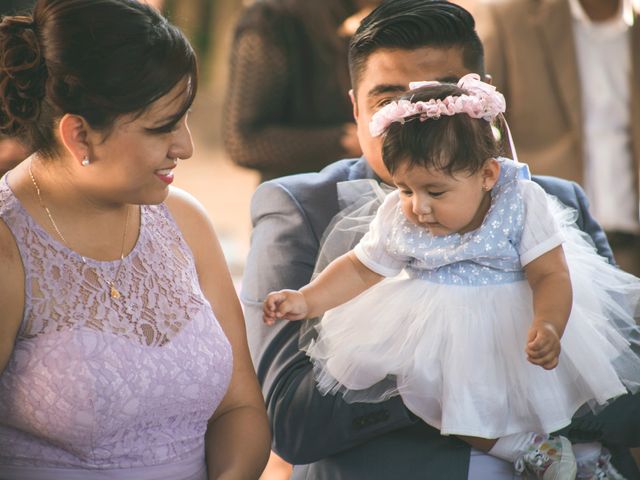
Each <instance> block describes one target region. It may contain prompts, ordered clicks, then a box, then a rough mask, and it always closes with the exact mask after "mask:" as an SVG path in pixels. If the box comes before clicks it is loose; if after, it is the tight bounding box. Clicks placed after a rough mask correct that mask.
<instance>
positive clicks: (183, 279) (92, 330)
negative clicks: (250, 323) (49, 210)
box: [0, 177, 232, 480]
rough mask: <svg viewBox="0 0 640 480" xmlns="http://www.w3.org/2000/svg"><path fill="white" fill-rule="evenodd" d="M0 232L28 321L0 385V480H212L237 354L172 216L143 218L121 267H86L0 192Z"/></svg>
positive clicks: (148, 212) (145, 212) (146, 209)
mask: <svg viewBox="0 0 640 480" xmlns="http://www.w3.org/2000/svg"><path fill="white" fill-rule="evenodd" d="M0 218H2V220H3V221H4V222H5V223H6V224H7V225H8V226H9V228H10V229H11V231H12V233H13V235H14V237H15V239H16V242H17V245H18V248H19V250H20V255H21V257H22V262H23V265H24V271H25V294H26V298H25V310H24V315H23V319H22V323H21V325H20V329H19V332H18V335H17V339H16V342H15V346H14V350H13V353H12V355H11V357H10V359H9V362H8V365H7V366H6V369H5V371H4V372H2V373H1V374H0V478H2V479H3V480H17V479H19V480H92V479H98V478H99V479H114V480H116V479H117V480H152V479H153V480H161V479H162V480H165V479H166V480H205V479H206V478H207V473H206V464H205V454H204V435H205V431H206V428H207V421H208V419H209V418H210V417H211V415H212V414H213V412H214V411H215V409H216V407H217V406H218V404H219V403H220V401H221V400H222V398H223V396H224V395H225V392H226V390H227V387H228V384H229V381H230V378H231V368H232V354H231V346H230V344H229V342H228V340H227V338H226V336H225V334H224V332H223V331H222V328H221V327H220V325H219V324H218V321H217V320H216V318H215V316H214V314H213V311H212V309H211V306H210V305H209V302H208V301H207V300H206V298H205V297H204V295H203V293H202V291H201V289H200V286H199V283H198V276H197V273H196V270H195V264H194V260H193V256H192V254H191V251H190V249H189V247H188V246H187V244H186V242H185V240H184V238H183V237H182V234H181V233H180V231H179V229H178V227H177V225H176V223H175V222H174V220H173V218H172V216H171V214H170V213H169V211H168V209H167V207H166V206H165V205H157V206H142V207H141V225H140V233H139V237H138V240H137V243H136V245H135V247H134V249H133V250H132V251H131V253H130V254H129V255H128V256H126V257H125V258H124V260H123V264H122V268H121V271H120V274H119V275H118V278H117V284H116V286H117V288H118V290H119V291H120V292H121V293H122V298H119V299H113V298H111V297H110V295H109V290H108V287H107V286H106V284H105V282H104V280H103V279H101V278H99V277H97V275H96V273H95V272H96V271H99V272H102V274H103V276H104V277H106V278H113V275H114V274H115V272H116V270H117V269H118V265H119V261H113V262H100V261H96V260H92V259H89V258H87V259H86V263H87V264H86V265H85V264H84V263H83V262H82V259H81V258H80V256H79V255H78V254H77V253H75V252H73V251H71V250H69V249H68V248H67V247H65V246H64V245H63V244H61V243H60V242H59V241H58V240H57V239H55V238H53V237H52V236H50V235H49V234H48V233H47V232H46V231H45V230H44V229H43V228H42V227H41V226H40V225H38V224H37V223H36V222H35V221H34V220H33V218H32V217H31V216H30V215H29V213H28V212H27V211H26V210H25V209H24V208H23V207H22V205H21V204H20V202H19V200H18V199H17V198H16V197H15V196H14V194H13V193H12V191H11V189H10V188H9V186H8V184H7V181H6V177H5V179H3V180H2V181H1V182H0Z"/></svg>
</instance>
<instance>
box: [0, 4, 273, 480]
mask: <svg viewBox="0 0 640 480" xmlns="http://www.w3.org/2000/svg"><path fill="white" fill-rule="evenodd" d="M78 39H87V41H78ZM0 51H2V52H3V55H0V133H2V134H4V135H8V136H11V137H16V138H18V139H20V141H21V142H22V143H23V144H25V145H28V147H29V149H30V150H32V151H33V152H35V153H33V154H32V155H31V156H30V157H29V158H28V159H26V160H25V161H23V162H22V163H20V164H19V165H18V166H17V167H15V168H14V169H13V170H11V171H10V172H8V173H7V174H6V175H5V176H4V177H3V178H2V180H1V181H0V477H1V478H2V479H3V480H41V479H47V480H69V479H82V480H92V479H97V478H100V479H114V480H115V479H117V480H206V479H209V480H211V479H214V478H220V479H223V478H224V479H243V480H244V479H247V480H250V479H257V478H258V477H259V475H260V473H261V471H262V469H263V467H264V465H265V463H266V461H267V456H268V452H269V439H270V433H269V427H268V422H267V417H266V412H265V408H264V400H263V398H262V396H261V394H260V389H259V386H258V383H257V381H256V375H255V372H254V370H253V367H252V364H251V358H250V356H249V351H248V348H247V341H246V336H245V328H244V323H243V317H242V310H241V307H240V303H239V302H238V299H237V297H236V294H235V290H234V287H233V284H232V281H231V277H230V275H229V272H228V269H227V266H226V263H225V259H224V256H223V253H222V249H221V247H220V245H219V242H218V240H217V236H216V234H215V232H214V230H213V228H212V226H211V223H210V221H209V219H208V218H207V216H206V214H205V213H204V209H203V207H202V206H201V205H200V204H199V203H198V202H197V201H196V200H195V199H194V198H193V197H191V196H190V195H188V194H187V193H186V192H184V191H181V190H179V189H176V188H173V187H171V186H170V184H171V183H172V182H173V180H174V168H175V167H176V166H177V164H178V161H179V160H180V159H187V158H189V157H191V155H192V153H193V144H192V139H191V133H190V131H189V127H188V123H187V112H188V110H189V108H190V106H191V104H192V102H193V100H194V98H195V95H196V91H197V84H198V68H197V64H196V56H195V53H194V51H193V49H192V48H191V46H190V44H189V42H188V41H187V40H186V38H185V37H184V35H183V34H182V32H181V31H180V30H179V29H177V28H176V27H175V26H173V25H171V24H170V23H168V22H167V21H166V19H165V18H163V17H162V16H161V15H160V14H159V13H158V11H157V10H156V9H154V8H152V7H150V6H148V5H145V4H143V3H140V2H138V1H136V0H73V1H71V0H38V2H37V3H36V6H35V8H34V10H33V16H31V15H25V16H5V17H3V19H2V21H1V22H0Z"/></svg>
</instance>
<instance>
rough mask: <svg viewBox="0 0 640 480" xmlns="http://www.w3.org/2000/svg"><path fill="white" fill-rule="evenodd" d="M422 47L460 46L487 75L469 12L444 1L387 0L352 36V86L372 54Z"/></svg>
mask: <svg viewBox="0 0 640 480" xmlns="http://www.w3.org/2000/svg"><path fill="white" fill-rule="evenodd" d="M421 47H434V48H451V47H459V48H461V49H462V55H463V57H462V58H463V62H464V66H465V67H466V68H467V69H469V71H471V72H475V73H479V74H480V75H481V76H482V75H484V50H483V48H482V42H481V41H480V38H479V37H478V34H477V32H476V30H475V21H474V20H473V17H472V16H471V14H470V13H469V12H468V11H466V10H465V9H464V8H462V7H461V6H459V5H456V4H454V3H451V2H447V1H444V0H384V1H383V2H382V3H381V4H380V5H379V6H378V7H377V8H376V9H375V10H373V11H372V12H371V13H370V14H369V15H368V16H367V17H366V18H365V19H364V20H363V21H362V23H361V24H360V27H359V28H358V30H357V31H356V33H355V35H354V36H353V37H352V39H351V43H350V45H349V72H350V74H351V86H352V87H353V88H354V89H355V88H356V86H357V84H358V81H359V80H360V76H361V75H362V72H363V70H364V69H365V68H366V64H367V60H368V59H369V56H370V55H371V54H372V53H374V52H376V51H377V50H380V49H385V48H388V49H394V48H395V49H402V50H414V49H416V48H421Z"/></svg>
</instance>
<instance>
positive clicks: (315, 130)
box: [223, 0, 379, 180]
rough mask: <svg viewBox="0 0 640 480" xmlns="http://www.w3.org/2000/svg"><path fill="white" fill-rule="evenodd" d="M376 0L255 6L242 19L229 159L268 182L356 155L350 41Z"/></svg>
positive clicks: (232, 84) (262, 1)
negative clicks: (350, 72) (348, 66)
mask: <svg viewBox="0 0 640 480" xmlns="http://www.w3.org/2000/svg"><path fill="white" fill-rule="evenodd" d="M377 3H379V1H378V0H322V1H318V0H258V1H256V2H255V3H253V4H252V5H250V6H249V7H248V8H247V9H246V10H245V11H244V12H243V14H242V16H241V17H240V19H239V21H238V23H237V26H236V29H235V34H234V39H233V45H232V49H231V53H230V63H231V64H230V76H229V83H228V91H227V94H226V99H225V101H226V103H225V107H224V118H223V136H224V141H225V146H226V149H227V152H228V154H229V156H230V157H231V159H232V160H233V161H234V162H235V163H237V164H238V165H241V166H244V167H247V168H251V169H255V170H257V171H259V172H260V175H261V179H262V180H266V179H270V178H274V177H278V176H282V175H287V174H290V173H297V172H313V171H318V170H320V169H321V168H322V167H324V166H326V165H327V164H329V163H331V162H333V161H335V160H336V159H338V158H345V157H357V156H359V155H360V154H361V150H360V146H359V144H358V139H357V136H356V127H355V124H354V123H353V115H352V108H351V103H350V102H349V97H348V95H347V92H348V90H349V72H348V68H347V46H348V42H349V38H350V37H351V35H352V34H353V32H354V31H355V28H357V26H358V23H359V21H358V20H359V18H360V17H361V16H363V14H364V13H366V12H368V11H369V10H370V9H371V8H372V6H373V5H375V4H377Z"/></svg>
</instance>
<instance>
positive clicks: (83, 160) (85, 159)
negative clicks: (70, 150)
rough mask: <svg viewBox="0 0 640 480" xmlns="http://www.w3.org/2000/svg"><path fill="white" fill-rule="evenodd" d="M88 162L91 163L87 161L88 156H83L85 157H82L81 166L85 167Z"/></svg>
mask: <svg viewBox="0 0 640 480" xmlns="http://www.w3.org/2000/svg"><path fill="white" fill-rule="evenodd" d="M89 163H91V162H90V161H89V157H88V156H85V157H84V158H83V159H82V166H83V167H86V166H87V165H89Z"/></svg>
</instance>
